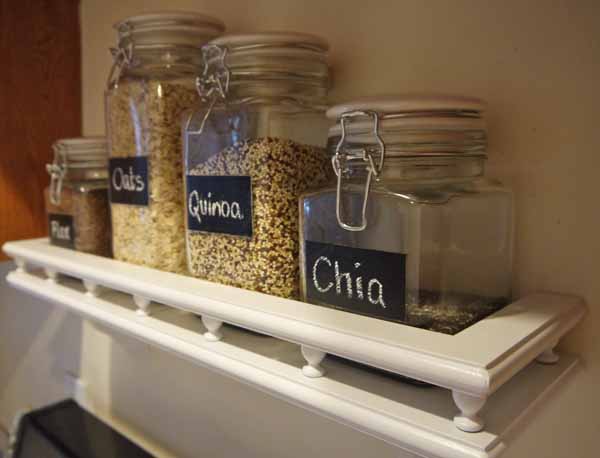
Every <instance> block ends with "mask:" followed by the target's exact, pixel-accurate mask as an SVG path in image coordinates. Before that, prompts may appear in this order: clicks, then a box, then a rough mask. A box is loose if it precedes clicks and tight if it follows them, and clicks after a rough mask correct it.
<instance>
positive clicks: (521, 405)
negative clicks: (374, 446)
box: [7, 271, 576, 458]
mask: <svg viewBox="0 0 600 458" xmlns="http://www.w3.org/2000/svg"><path fill="white" fill-rule="evenodd" d="M7 280H8V282H9V283H10V284H12V285H13V286H15V287H17V288H20V289H22V290H24V291H27V292H29V293H31V294H33V295H35V296H37V297H39V298H42V299H44V300H47V301H50V302H54V303H56V304H58V305H61V306H64V307H66V308H68V309H70V310H72V311H73V312H75V313H77V314H79V315H81V316H83V317H85V318H88V319H91V320H93V321H96V322H99V323H102V324H103V325H104V327H105V328H108V329H109V330H113V331H116V332H119V333H123V334H126V335H129V336H131V337H133V338H136V339H139V340H141V341H143V342H146V343H148V344H150V345H154V346H156V347H158V348H161V349H163V350H166V351H168V352H170V353H172V354H175V355H178V356H180V357H182V358H185V359H187V360H190V361H192V362H193V363H195V364H198V365H201V366H204V367H207V368H209V369H212V370H214V371H217V372H219V373H221V374H224V375H226V376H230V377H233V378H235V379H237V380H239V381H242V382H243V383H246V384H249V385H251V386H254V387H256V388H258V389H259V390H261V391H263V392H266V393H270V394H271V395H273V396H276V397H278V398H280V399H282V400H285V401H287V402H290V403H292V404H294V405H297V406H300V407H303V408H306V409H308V410H311V411H313V412H315V413H317V414H320V415H324V416H326V417H328V418H330V419H333V420H335V421H338V422H340V423H343V424H346V425H348V426H350V427H352V428H355V429H357V430H359V431H362V432H364V433H367V434H370V435H373V436H375V437H377V438H380V439H382V440H385V441H387V442H389V443H391V444H393V445H395V446H397V447H400V448H401V449H402V450H405V451H407V452H409V453H412V454H415V455H418V456H424V457H428V458H496V457H497V456H498V455H499V454H500V453H501V452H502V451H503V450H505V448H506V446H507V445H508V444H507V443H506V442H505V433H506V431H512V430H514V428H516V427H517V424H516V421H517V420H518V421H522V420H526V419H527V418H528V416H529V415H530V414H531V413H532V412H533V407H534V406H537V405H540V404H541V401H542V400H543V399H544V398H545V397H546V396H548V395H549V393H550V390H551V389H552V388H553V387H554V386H555V385H556V384H557V383H558V381H559V380H562V378H563V377H566V376H567V374H568V373H569V372H570V371H571V370H572V369H573V367H574V366H575V364H576V358H574V357H572V356H569V355H565V356H563V357H562V358H561V360H560V361H559V362H558V363H557V364H555V365H552V366H545V365H539V364H532V365H530V366H529V367H528V368H526V369H525V370H524V371H522V372H521V373H520V374H518V375H517V376H515V377H514V379H513V380H511V381H510V382H508V383H507V384H506V386H505V387H503V388H502V389H501V390H499V391H498V393H496V394H494V395H493V396H491V397H490V398H489V399H488V400H487V402H486V404H485V407H484V410H485V412H486V417H487V427H486V430H485V431H482V432H479V433H476V434H472V433H465V432H462V431H460V430H458V429H457V428H456V427H455V426H454V420H453V417H454V403H453V401H452V397H451V396H450V394H449V393H448V391H446V390H443V389H439V388H429V389H423V388H418V387H414V386H411V385H407V384H403V383H398V382H397V381H395V380H391V379H390V378H388V377H383V376H381V375H378V374H373V373H369V372H365V371H364V370H361V369H357V368H354V367H350V366H348V365H345V364H342V363H339V362H336V361H326V364H327V369H328V376H327V377H321V378H316V379H310V378H307V377H305V376H304V375H302V373H301V370H300V369H301V367H302V366H303V364H304V362H303V361H304V359H303V357H302V355H301V353H300V351H299V348H298V346H296V345H294V344H289V343H286V342H283V341H279V340H274V339H269V338H264V337H257V336H253V335H251V334H247V333H243V332H242V331H236V330H235V329H233V328H228V329H227V330H226V331H227V332H225V333H224V340H223V341H221V342H207V341H206V339H205V338H204V337H203V335H202V329H201V328H200V327H199V326H200V320H199V319H198V318H197V317H196V316H195V315H192V314H182V313H181V312H179V311H177V310H174V309H171V308H168V307H164V308H162V309H161V310H158V311H157V312H156V313H155V314H153V316H146V317H142V316H139V315H138V314H137V313H136V308H135V306H134V304H132V302H131V297H130V296H129V295H128V294H123V293H119V292H116V291H111V290H103V291H102V292H101V294H100V296H99V297H91V296H89V295H86V293H85V288H84V287H83V285H82V284H81V282H78V281H76V280H73V279H65V280H64V281H62V282H61V284H49V283H47V282H46V280H45V278H44V277H43V276H39V275H36V274H35V273H23V272H16V271H15V272H12V273H10V274H9V275H8V277H7ZM228 342H231V343H228ZM223 402H226V400H223ZM467 409H468V407H467Z"/></svg>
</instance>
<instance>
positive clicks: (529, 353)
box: [3, 239, 585, 432]
mask: <svg viewBox="0 0 600 458" xmlns="http://www.w3.org/2000/svg"><path fill="white" fill-rule="evenodd" d="M3 249H4V251H5V252H6V253H7V254H8V255H9V256H11V257H13V258H14V259H15V261H16V264H17V269H16V271H15V272H13V273H11V274H9V277H8V280H9V282H11V283H13V284H15V285H17V286H18V285H19V284H20V285H21V286H23V282H24V281H25V278H28V280H27V281H28V282H33V281H34V280H33V277H32V278H29V277H25V276H27V275H28V274H27V270H28V269H29V268H30V267H39V268H41V269H42V270H43V271H44V272H45V273H46V277H47V280H48V281H45V282H44V284H45V287H44V288H42V290H43V291H42V292H44V291H50V290H51V289H52V288H59V287H60V285H58V284H57V282H58V276H59V275H60V274H66V275H69V276H71V277H75V278H77V279H80V280H82V281H83V284H84V285H85V289H84V292H83V293H82V294H83V295H84V297H86V298H87V300H88V302H89V301H91V300H93V299H94V298H97V297H98V295H99V288H108V289H110V290H115V291H120V292H123V293H126V294H128V295H130V296H131V297H132V299H133V301H134V303H135V304H136V306H137V311H136V313H137V314H138V316H139V318H140V319H150V317H151V315H152V313H153V311H152V305H151V304H152V302H158V303H161V304H165V305H168V306H169V307H173V308H176V309H180V310H184V311H187V312H191V313H194V314H196V315H199V316H201V317H202V320H203V323H204V325H205V326H206V331H205V332H204V333H203V335H204V338H205V340H206V341H207V342H210V343H217V342H219V341H220V340H221V339H222V338H223V334H222V332H221V328H222V325H223V324H224V323H229V324H234V325H236V326H240V327H242V328H245V329H249V330H252V331H256V332H259V333H262V334H266V335H269V336H272V337H276V338H278V339H281V340H284V341H287V342H291V343H294V344H297V345H299V346H300V347H301V349H302V352H301V353H302V355H303V356H304V358H305V364H304V365H303V367H302V369H301V371H300V373H301V374H304V376H305V377H307V378H308V379H318V378H320V377H323V375H324V374H325V370H324V368H323V367H322V365H321V362H322V360H323V359H324V358H325V356H326V355H327V354H332V355H337V356H341V357H343V358H346V359H349V360H351V361H355V362H359V363H362V364H366V365H369V366H372V367H375V368H379V369H383V370H386V371H389V372H392V373H396V374H399V375H402V376H405V377H410V378H413V379H417V380H421V381H424V382H428V383H431V384H433V385H436V386H439V387H443V388H447V389H449V390H452V393H453V398H454V400H455V402H456V406H457V407H458V409H459V410H460V412H459V414H458V415H456V417H455V425H456V426H457V427H458V428H459V429H462V430H463V431H468V432H477V431H481V430H482V429H483V427H484V422H483V419H482V416H481V415H480V411H482V410H483V409H484V407H485V405H486V402H487V399H488V398H489V396H490V395H492V394H493V393H494V392H495V391H496V390H498V389H499V388H500V387H501V386H502V385H503V384H505V383H506V382H508V381H509V380H510V379H511V378H512V377H514V376H515V374H517V373H518V372H519V371H521V370H522V369H523V368H524V367H525V366H527V365H528V364H529V363H531V362H532V361H534V360H536V359H538V360H539V361H540V362H543V363H546V364H547V363H552V362H553V361H554V362H556V361H555V360H556V358H555V355H554V353H553V349H554V347H555V346H556V344H557V343H558V341H559V340H560V339H561V338H562V336H563V335H564V334H566V333H567V332H568V331H569V330H570V329H571V328H572V327H573V326H575V325H576V324H577V322H578V321H579V320H580V319H581V318H582V317H583V315H584V314H585V306H584V305H583V302H582V301H581V299H579V298H577V297H574V296H567V295H559V294H534V295H531V296H527V297H525V298H523V299H521V300H518V301H516V302H514V303H512V304H509V305H508V306H507V307H505V308H504V309H502V310H500V311H499V312H497V313H495V314H493V315H491V316H489V317H487V318H485V319H484V320H481V321H480V322H478V323H476V324H474V325H473V326H471V327H469V328H467V329H466V330H464V331H462V332H460V333H458V334H456V335H454V336H450V335H445V334H440V333H435V332H431V331H427V330H423V329H418V328H413V327H409V326H404V325H401V324H398V323H390V322H386V321H382V320H376V319H373V318H369V317H364V316H360V315H354V314H348V313H344V312H341V311H338V310H333V309H329V308H326V307H320V306H315V305H311V304H307V303H304V302H300V301H294V300H289V299H282V298H278V297H274V296H269V295H265V294H261V293H256V292H252V291H246V290H242V289H238V288H233V287H228V286H224V285H218V284H215V283H210V282H206V281H202V280H198V279H195V278H192V277H186V276H181V275H176V274H172V273H168V272H161V271H157V270H154V269H149V268H145V267H141V266H135V265H131V264H127V263H124V262H120V261H116V260H113V259H108V258H102V257H98V256H92V255H88V254H85V253H79V252H76V251H72V250H68V249H64V248H59V247H55V246H52V245H50V244H49V243H48V241H47V239H34V240H26V241H19V242H8V243H6V244H5V245H4V247H3ZM25 289H29V290H31V288H25ZM54 300H55V301H58V302H60V300H57V299H54Z"/></svg>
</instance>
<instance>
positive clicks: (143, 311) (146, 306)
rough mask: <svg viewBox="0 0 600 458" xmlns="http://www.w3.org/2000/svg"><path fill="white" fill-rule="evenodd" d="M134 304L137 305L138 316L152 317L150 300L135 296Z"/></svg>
mask: <svg viewBox="0 0 600 458" xmlns="http://www.w3.org/2000/svg"><path fill="white" fill-rule="evenodd" d="M133 302H135V305H137V307H138V309H137V314H138V315H140V316H150V302H151V301H150V299H147V298H145V297H142V296H133Z"/></svg>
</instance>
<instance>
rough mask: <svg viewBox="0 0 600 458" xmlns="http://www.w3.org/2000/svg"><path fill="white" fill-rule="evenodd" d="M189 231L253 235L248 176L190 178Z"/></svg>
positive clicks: (192, 176) (188, 180) (188, 199)
mask: <svg viewBox="0 0 600 458" xmlns="http://www.w3.org/2000/svg"><path fill="white" fill-rule="evenodd" d="M186 189H187V199H186V206H187V222H188V230H190V231H200V232H214V233H218V234H230V235H238V236H242V237H252V182H251V180H250V177H248V176H195V175H188V176H187V177H186Z"/></svg>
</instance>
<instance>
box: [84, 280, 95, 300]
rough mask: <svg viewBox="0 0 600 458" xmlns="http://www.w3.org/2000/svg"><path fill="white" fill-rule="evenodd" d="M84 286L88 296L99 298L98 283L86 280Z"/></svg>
mask: <svg viewBox="0 0 600 458" xmlns="http://www.w3.org/2000/svg"><path fill="white" fill-rule="evenodd" d="M83 286H85V290H86V294H87V295H88V296H92V297H96V296H98V291H99V287H98V283H96V282H93V281H91V280H87V279H85V278H84V279H83Z"/></svg>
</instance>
